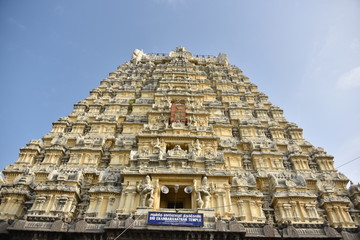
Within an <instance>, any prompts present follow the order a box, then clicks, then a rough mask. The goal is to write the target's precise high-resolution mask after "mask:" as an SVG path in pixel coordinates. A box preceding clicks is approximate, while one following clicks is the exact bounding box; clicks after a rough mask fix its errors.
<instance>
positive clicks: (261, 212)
mask: <svg viewBox="0 0 360 240" xmlns="http://www.w3.org/2000/svg"><path fill="white" fill-rule="evenodd" d="M255 204H256V206H257V209H258V216H260V217H261V218H263V219H265V214H264V211H263V210H262V202H261V201H256V202H255Z"/></svg>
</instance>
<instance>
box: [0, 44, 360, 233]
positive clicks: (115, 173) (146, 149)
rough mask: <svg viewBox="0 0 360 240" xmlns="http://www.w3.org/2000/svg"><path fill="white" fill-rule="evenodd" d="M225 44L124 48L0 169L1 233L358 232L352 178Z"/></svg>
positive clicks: (359, 212) (357, 193)
mask: <svg viewBox="0 0 360 240" xmlns="http://www.w3.org/2000/svg"><path fill="white" fill-rule="evenodd" d="M348 183H349V179H348V178H346V176H344V175H343V174H342V173H340V172H338V171H337V170H336V169H335V168H334V159H333V156H330V155H328V154H327V153H326V152H325V151H324V149H322V148H320V147H315V146H313V145H312V144H311V143H309V142H308V141H306V140H305V139H304V137H303V135H302V129H301V128H300V127H298V126H297V125H296V124H295V123H291V122H288V121H287V120H286V119H285V118H284V116H283V111H282V110H281V109H280V108H279V107H277V106H275V105H273V104H271V102H269V100H268V97H267V96H266V95H265V94H264V93H262V92H260V91H259V90H258V88H257V86H256V85H255V84H253V83H251V82H250V81H249V78H248V77H246V76H245V75H243V73H242V71H241V70H240V69H239V68H238V67H236V66H233V65H230V63H229V61H228V59H227V56H226V54H219V55H218V56H216V57H215V56H208V55H206V56H204V55H193V54H192V53H191V52H189V51H187V50H186V49H185V48H184V47H178V48H176V50H173V51H171V52H170V53H169V54H146V53H144V52H143V51H141V50H135V51H134V52H133V55H132V58H131V60H130V61H129V62H126V63H124V64H122V65H120V66H119V67H118V68H117V70H115V71H114V72H111V73H110V74H109V77H108V78H106V79H104V80H102V81H101V83H100V86H99V87H97V88H95V89H93V90H92V91H90V96H89V97H87V98H86V99H84V100H82V101H80V102H78V103H76V104H75V105H74V109H73V111H72V112H71V113H70V114H69V115H68V116H65V117H62V118H60V119H59V120H58V121H56V122H54V123H53V128H52V130H51V132H50V133H48V134H46V135H45V136H43V138H42V139H39V140H31V141H30V142H29V143H28V144H26V146H25V147H23V148H21V149H20V154H19V158H18V159H17V161H16V162H14V164H11V165H8V166H7V167H6V168H5V169H4V170H3V177H1V178H0V198H1V202H0V238H2V239H14V240H20V239H33V240H42V239H54V240H62V239H84V240H86V239H99V240H100V239H104V240H105V239H106V240H117V239H258V238H262V239H281V238H308V239H314V238H323V239H360V234H359V223H360V185H355V184H350V188H349V189H348V188H347V185H348Z"/></svg>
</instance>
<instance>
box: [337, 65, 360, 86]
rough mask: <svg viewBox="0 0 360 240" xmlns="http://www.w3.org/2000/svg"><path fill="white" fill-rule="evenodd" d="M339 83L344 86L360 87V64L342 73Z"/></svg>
mask: <svg viewBox="0 0 360 240" xmlns="http://www.w3.org/2000/svg"><path fill="white" fill-rule="evenodd" d="M338 85H339V86H340V87H342V88H352V87H360V66H358V67H355V68H353V69H351V70H350V71H348V72H346V73H344V74H343V75H341V76H340V78H339V79H338Z"/></svg>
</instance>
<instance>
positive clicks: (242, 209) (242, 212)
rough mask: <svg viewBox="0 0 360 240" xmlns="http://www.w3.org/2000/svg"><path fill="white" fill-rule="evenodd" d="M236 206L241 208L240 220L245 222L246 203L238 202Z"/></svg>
mask: <svg viewBox="0 0 360 240" xmlns="http://www.w3.org/2000/svg"><path fill="white" fill-rule="evenodd" d="M236 204H237V206H238V208H239V216H240V220H245V218H246V216H245V212H244V201H242V200H238V201H237V203H236Z"/></svg>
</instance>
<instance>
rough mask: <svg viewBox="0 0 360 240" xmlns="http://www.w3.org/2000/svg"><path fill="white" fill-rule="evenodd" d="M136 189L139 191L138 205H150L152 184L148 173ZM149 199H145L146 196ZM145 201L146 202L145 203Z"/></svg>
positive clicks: (152, 192) (151, 203)
mask: <svg viewBox="0 0 360 240" xmlns="http://www.w3.org/2000/svg"><path fill="white" fill-rule="evenodd" d="M137 191H138V192H139V193H140V206H143V207H152V205H153V201H152V199H154V185H153V184H152V181H151V178H150V176H149V175H147V176H146V177H145V179H144V180H143V181H142V183H140V184H139V185H138V186H137ZM148 196H149V199H151V200H148V201H146V199H147V197H148ZM146 203H147V204H146Z"/></svg>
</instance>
